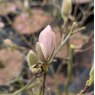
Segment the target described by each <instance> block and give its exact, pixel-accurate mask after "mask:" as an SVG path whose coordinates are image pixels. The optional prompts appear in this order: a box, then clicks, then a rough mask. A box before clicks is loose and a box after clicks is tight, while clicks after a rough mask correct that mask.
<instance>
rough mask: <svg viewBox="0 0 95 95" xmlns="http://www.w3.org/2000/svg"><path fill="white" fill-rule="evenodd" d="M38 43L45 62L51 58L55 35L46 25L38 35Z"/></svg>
mask: <svg viewBox="0 0 95 95" xmlns="http://www.w3.org/2000/svg"><path fill="white" fill-rule="evenodd" d="M39 43H40V44H41V48H42V52H43V55H44V57H45V59H46V60H48V58H50V57H51V55H52V53H53V52H54V50H55V34H54V32H53V31H52V29H51V27H50V25H48V26H47V27H46V28H45V29H44V30H43V31H42V32H41V33H40V35H39Z"/></svg>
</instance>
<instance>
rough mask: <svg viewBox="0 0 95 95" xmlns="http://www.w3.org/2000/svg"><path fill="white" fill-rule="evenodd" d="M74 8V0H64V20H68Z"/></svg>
mask: <svg viewBox="0 0 95 95" xmlns="http://www.w3.org/2000/svg"><path fill="white" fill-rule="evenodd" d="M71 10H72V0H63V2H62V8H61V15H62V18H63V19H64V21H65V22H66V21H67V19H68V17H69V15H70V13H71Z"/></svg>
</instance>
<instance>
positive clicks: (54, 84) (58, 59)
mask: <svg viewBox="0 0 95 95" xmlns="http://www.w3.org/2000/svg"><path fill="white" fill-rule="evenodd" d="M93 3H94V1H93V0H73V1H72V11H71V15H70V17H69V24H68V27H70V26H71V25H72V22H74V21H77V22H78V25H79V26H80V27H83V26H85V27H86V29H85V30H83V31H82V32H77V33H75V34H74V35H72V36H71V37H70V39H69V43H70V44H73V45H74V46H75V47H77V48H75V49H74V50H73V51H72V64H73V69H72V78H71V80H70V83H69V86H68V88H69V91H70V92H71V93H72V95H76V93H78V92H80V90H82V89H83V87H84V86H85V83H86V81H87V80H88V78H89V71H90V68H91V66H92V64H93V57H94V49H93V48H94V43H93V41H94V4H93ZM61 6H62V0H0V92H6V93H7V92H8V93H10V92H14V91H16V90H17V89H19V88H21V87H23V85H25V84H27V83H28V81H29V80H30V79H33V78H34V77H33V75H32V74H31V72H30V70H29V67H28V65H27V61H26V55H27V53H28V51H29V50H30V49H32V50H35V44H36V42H37V41H38V36H39V33H40V32H41V31H42V30H43V29H44V28H45V27H46V26H47V25H51V27H52V30H53V31H54V33H55V35H56V39H57V45H56V46H58V45H59V44H60V42H61V37H62V32H63V28H62V27H63V24H64V20H63V19H62V16H61ZM67 56H68V49H67V47H66V46H64V47H63V48H61V49H60V50H59V51H58V52H57V54H56V56H55V57H54V60H53V62H52V64H51V65H50V67H49V72H48V75H47V77H46V87H47V88H48V87H49V88H50V90H49V92H50V94H46V95H65V94H64V88H65V86H64V85H65V83H66V80H67V64H66V60H67ZM51 67H52V69H51ZM33 82H35V79H33ZM93 90H94V87H93V85H92V86H91V87H90V88H89V89H88V91H87V93H90V92H92V94H91V93H90V94H87V95H94V94H93ZM58 91H59V92H60V93H61V94H58ZM34 92H35V91H34ZM34 92H33V91H32V93H34ZM6 95H7V94H6ZM19 95H30V94H28V92H27V91H22V92H21V93H20V94H19ZM31 95H37V94H35V93H34V94H31ZM70 95H71V94H70Z"/></svg>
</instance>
